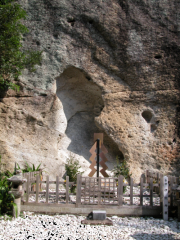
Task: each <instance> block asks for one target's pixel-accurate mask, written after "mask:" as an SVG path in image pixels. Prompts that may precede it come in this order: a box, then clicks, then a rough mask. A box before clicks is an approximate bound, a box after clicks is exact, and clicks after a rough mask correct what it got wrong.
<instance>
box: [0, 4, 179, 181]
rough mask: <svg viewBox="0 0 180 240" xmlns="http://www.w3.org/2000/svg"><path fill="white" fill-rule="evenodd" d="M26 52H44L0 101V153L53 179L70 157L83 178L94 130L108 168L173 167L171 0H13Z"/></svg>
mask: <svg viewBox="0 0 180 240" xmlns="http://www.w3.org/2000/svg"><path fill="white" fill-rule="evenodd" d="M19 3H20V4H21V5H23V8H24V9H25V10H26V11H27V14H28V17H27V19H26V20H25V21H24V24H25V25H26V26H27V27H28V28H29V30H30V32H29V33H28V34H26V35H25V36H24V38H23V46H24V47H25V48H26V49H27V48H29V49H38V50H43V61H42V65H41V66H38V67H37V71H36V73H29V72H27V71H24V72H23V75H22V76H21V78H20V81H19V84H20V86H21V90H20V92H18V93H15V92H13V91H12V90H9V91H8V92H7V93H4V95H3V94H1V99H0V125H1V129H0V134H1V139H0V153H1V155H2V161H3V163H4V164H5V168H8V169H12V168H13V167H14V162H15V161H16V162H18V163H19V164H20V165H21V166H22V165H23V162H24V161H28V162H31V163H35V165H38V164H39V163H40V162H41V163H42V167H43V168H46V169H45V170H46V171H47V172H48V173H49V174H50V175H51V176H52V177H53V176H55V175H60V176H62V175H63V174H64V163H65V162H66V159H67V157H68V156H70V155H73V156H75V158H77V159H79V160H80V163H81V165H82V168H83V169H84V170H85V173H84V174H88V173H89V172H90V170H89V169H88V166H89V160H88V159H89V157H90V153H89V149H90V148H91V146H92V144H93V134H94V132H103V133H104V144H105V146H106V147H107V149H108V151H109V154H108V160H109V162H108V163H107V165H108V167H109V170H111V169H112V167H113V166H114V165H115V164H116V160H115V158H116V156H117V155H118V156H120V158H121V159H124V158H125V159H127V161H128V164H129V166H130V170H131V172H132V173H133V176H134V177H135V178H136V180H137V179H138V178H139V176H140V174H141V173H142V172H144V171H145V170H146V169H149V170H154V171H160V172H163V173H173V174H177V172H178V171H179V170H180V164H179V160H180V155H179V136H180V106H179V87H180V71H179V68H180V12H179V11H178V9H180V3H178V1H176V0H166V1H165V0H157V1H154V0H111V1H109V0H96V1H94V0H84V1H79V0H63V1H60V0H38V1H36V0H25V1H21V0H19Z"/></svg>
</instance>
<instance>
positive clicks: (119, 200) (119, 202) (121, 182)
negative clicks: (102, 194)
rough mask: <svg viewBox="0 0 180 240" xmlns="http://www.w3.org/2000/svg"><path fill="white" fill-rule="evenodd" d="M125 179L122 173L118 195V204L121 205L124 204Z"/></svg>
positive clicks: (119, 177) (119, 178) (119, 179)
mask: <svg viewBox="0 0 180 240" xmlns="http://www.w3.org/2000/svg"><path fill="white" fill-rule="evenodd" d="M123 180H124V176H122V175H120V176H118V190H117V195H118V205H119V206H122V204H123Z"/></svg>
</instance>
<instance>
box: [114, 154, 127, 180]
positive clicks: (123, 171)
mask: <svg viewBox="0 0 180 240" xmlns="http://www.w3.org/2000/svg"><path fill="white" fill-rule="evenodd" d="M116 162H117V165H116V166H115V167H114V168H113V170H112V172H113V173H114V177H118V176H119V175H123V176H124V178H125V179H128V178H129V177H130V176H131V175H132V174H130V172H129V167H128V165H127V162H126V160H123V162H121V163H120V162H119V158H118V156H117V157H116Z"/></svg>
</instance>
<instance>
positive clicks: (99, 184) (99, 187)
mask: <svg viewBox="0 0 180 240" xmlns="http://www.w3.org/2000/svg"><path fill="white" fill-rule="evenodd" d="M100 204H101V177H99V178H98V205H100Z"/></svg>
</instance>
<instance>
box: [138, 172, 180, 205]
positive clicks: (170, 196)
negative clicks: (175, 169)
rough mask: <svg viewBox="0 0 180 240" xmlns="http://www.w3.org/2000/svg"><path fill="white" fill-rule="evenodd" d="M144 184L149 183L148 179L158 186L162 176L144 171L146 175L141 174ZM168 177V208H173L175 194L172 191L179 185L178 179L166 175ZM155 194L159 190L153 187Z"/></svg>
mask: <svg viewBox="0 0 180 240" xmlns="http://www.w3.org/2000/svg"><path fill="white" fill-rule="evenodd" d="M142 177H143V179H144V182H146V183H150V179H153V182H154V183H157V184H159V185H160V182H161V179H162V178H163V174H161V173H156V172H151V171H149V170H146V174H143V176H142ZM167 177H168V202H169V205H170V207H173V206H174V200H175V198H176V193H175V191H174V189H176V188H177V186H178V184H179V183H180V180H179V177H175V176H171V175H167ZM153 190H154V191H155V192H156V193H159V190H160V189H159V188H158V187H155V188H154V189H153Z"/></svg>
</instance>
